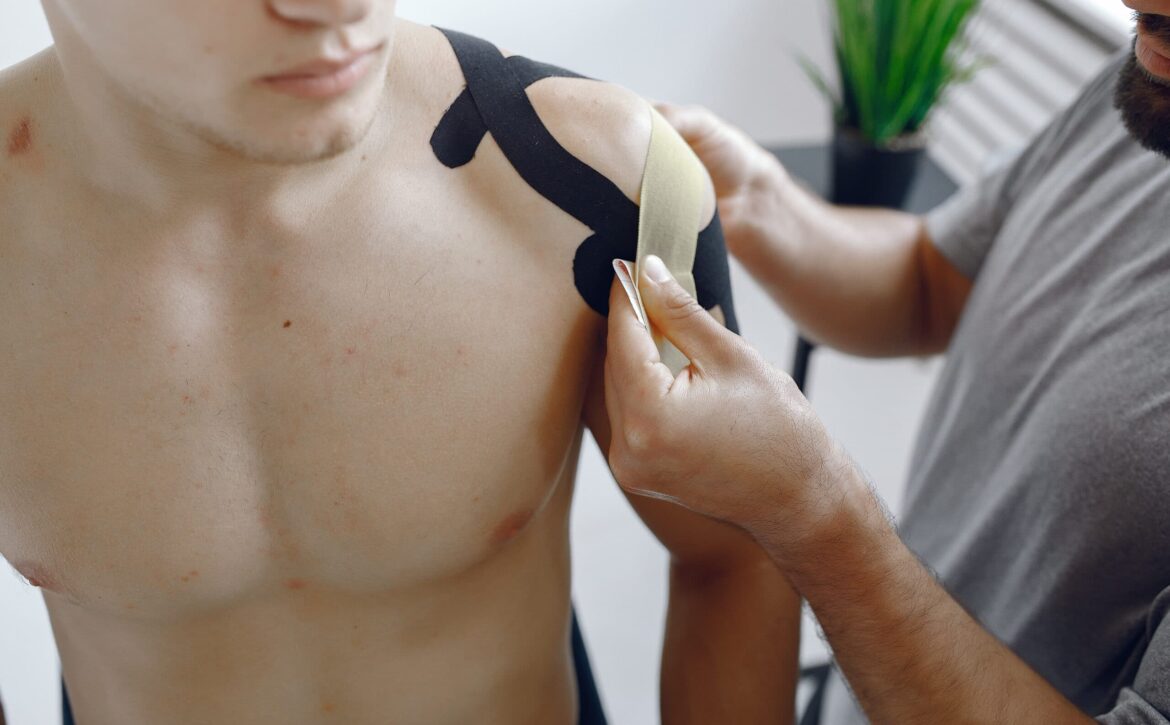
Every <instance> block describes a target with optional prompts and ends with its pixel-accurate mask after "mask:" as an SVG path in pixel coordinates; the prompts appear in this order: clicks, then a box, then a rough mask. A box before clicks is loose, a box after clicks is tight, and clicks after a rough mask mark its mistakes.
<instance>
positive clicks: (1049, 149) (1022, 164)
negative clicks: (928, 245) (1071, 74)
mask: <svg viewBox="0 0 1170 725" xmlns="http://www.w3.org/2000/svg"><path fill="white" fill-rule="evenodd" d="M1122 60H1123V58H1122V57H1121V56H1119V57H1118V58H1115V59H1114V60H1113V61H1112V62H1110V63H1109V64H1108V66H1107V67H1106V68H1105V69H1104V70H1103V71H1102V72H1101V74H1100V75H1098V76H1097V78H1096V79H1094V80H1093V81H1092V82H1091V83H1090V84H1089V85H1088V86H1087V87H1086V88H1085V90H1084V92H1083V93H1082V94H1081V95H1080V96H1079V97H1078V98H1077V100H1076V101H1074V102H1073V104H1072V105H1071V106H1069V108H1068V109H1067V110H1065V111H1064V112H1063V113H1061V114H1059V115H1058V116H1057V117H1056V118H1055V119H1054V120H1053V121H1052V122H1051V123H1049V124H1048V126H1047V127H1046V128H1045V129H1044V130H1043V131H1041V132H1040V134H1039V135H1037V136H1036V137H1035V138H1034V139H1033V140H1032V141H1031V142H1030V143H1029V144H1028V145H1027V146H1025V147H1023V148H1021V149H1019V150H1018V151H1016V152H1015V153H1014V154H1011V155H1009V156H1008V157H1006V158H1005V159H1004V160H1003V161H1002V162H1000V163H998V164H995V165H993V166H992V168H991V169H990V170H989V171H988V173H987V174H986V175H985V176H983V177H982V178H981V179H980V180H979V181H977V182H975V183H973V184H970V185H968V186H966V187H965V188H963V189H962V190H960V191H959V193H958V194H956V195H955V196H954V197H952V198H951V199H950V200H949V201H947V202H946V203H944V204H943V205H942V206H940V207H938V208H937V209H935V210H934V211H932V212H931V213H929V214H928V215H927V217H926V229H927V232H928V233H929V234H930V238H931V240H932V241H933V242H934V244H935V246H936V247H937V248H938V250H939V251H940V252H941V253H942V255H943V256H944V257H946V258H947V260H948V261H950V262H951V264H953V265H955V268H956V269H958V270H959V271H960V272H962V273H963V275H964V276H965V277H967V278H968V279H970V280H975V279H976V278H977V277H978V276H979V270H980V269H981V268H982V266H983V261H984V260H985V259H986V258H987V254H988V252H990V251H991V248H992V245H994V243H995V240H996V238H997V237H998V236H999V232H1000V229H1001V228H1002V227H1003V224H1004V221H1005V220H1006V219H1007V218H1008V215H1009V214H1010V213H1011V211H1012V208H1013V207H1014V206H1015V205H1016V203H1017V202H1019V201H1020V199H1021V197H1022V196H1023V195H1024V194H1025V193H1026V192H1027V191H1028V190H1029V189H1030V188H1032V187H1033V186H1035V183H1036V180H1037V179H1039V178H1041V176H1042V175H1043V174H1044V172H1045V170H1046V169H1047V167H1048V166H1049V164H1050V163H1051V161H1052V159H1053V158H1054V157H1055V156H1056V155H1057V154H1058V153H1059V152H1060V149H1061V147H1062V145H1063V144H1064V143H1065V142H1066V141H1067V140H1068V139H1069V138H1070V136H1071V135H1072V134H1074V133H1076V129H1077V125H1078V122H1079V121H1080V120H1081V119H1082V118H1083V117H1084V116H1085V115H1086V114H1087V113H1088V112H1089V111H1090V110H1091V109H1092V108H1093V107H1095V105H1096V104H1098V103H1099V102H1100V101H1101V100H1102V98H1101V97H1102V95H1103V94H1109V93H1111V92H1112V89H1113V86H1114V83H1115V80H1116V77H1117V72H1118V69H1119V68H1120V64H1121V62H1122Z"/></svg>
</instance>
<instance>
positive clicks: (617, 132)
mask: <svg viewBox="0 0 1170 725" xmlns="http://www.w3.org/2000/svg"><path fill="white" fill-rule="evenodd" d="M528 94H529V98H530V99H531V101H532V105H533V106H534V107H535V108H536V111H537V113H538V114H539V115H540V117H541V119H542V120H543V121H544V123H545V125H546V126H547V127H548V130H549V131H550V132H551V133H552V134H553V136H554V137H556V139H557V141H558V142H559V143H560V144H561V145H562V146H564V147H565V149H566V150H567V151H569V153H571V154H573V155H574V156H576V157H577V158H579V159H581V161H583V162H585V163H586V164H588V165H589V166H592V167H593V168H594V169H596V170H597V171H598V172H600V173H601V174H602V175H604V176H605V177H607V178H608V179H609V180H610V181H612V182H613V183H614V184H615V185H617V187H618V188H619V189H621V190H622V193H624V194H625V195H626V196H627V197H629V198H630V199H631V200H633V201H635V202H636V201H638V199H639V197H640V191H641V184H642V172H643V170H644V168H645V165H646V154H647V150H648V148H649V145H650V128H651V117H650V103H649V102H648V101H647V100H645V99H644V98H642V97H641V96H639V95H638V94H637V93H634V92H633V91H631V90H629V89H628V88H625V87H623V86H620V85H618V84H615V83H607V82H604V81H596V80H590V79H584V78H557V77H553V78H546V79H544V80H542V81H539V82H537V83H535V84H533V85H532V86H531V87H530V88H529V90H528ZM714 210H715V194H714V189H713V187H712V186H711V184H710V181H709V180H708V181H707V190H706V197H705V203H704V212H703V218H704V219H708V218H710V216H711V215H712V214H713V213H714Z"/></svg>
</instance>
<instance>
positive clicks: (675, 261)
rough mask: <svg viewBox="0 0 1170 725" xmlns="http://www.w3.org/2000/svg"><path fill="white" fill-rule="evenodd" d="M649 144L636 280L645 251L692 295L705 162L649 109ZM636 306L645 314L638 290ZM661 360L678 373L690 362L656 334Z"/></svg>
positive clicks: (643, 175) (642, 196) (644, 172)
mask: <svg viewBox="0 0 1170 725" xmlns="http://www.w3.org/2000/svg"><path fill="white" fill-rule="evenodd" d="M650 118H651V131H650V148H649V151H648V152H647V154H646V167H645V170H644V171H643V174H642V192H641V200H640V202H639V207H640V211H639V217H638V256H637V258H636V259H635V263H636V267H635V270H634V279H635V280H640V279H641V276H640V275H638V272H637V270H638V269H640V268H641V266H642V260H643V259H644V258H645V257H646V255H648V254H655V255H657V256H659V257H661V258H662V261H663V262H665V263H666V267H667V269H669V270H670V272H671V274H673V275H674V276H675V278H676V279H677V280H678V281H679V283H680V284H681V285H682V286H683V287H684V288H685V289H686V290H687V291H688V292H690V293H691V294H692V295H694V294H695V278H694V276H693V275H692V273H691V270H692V269H694V266H695V248H696V246H697V245H698V240H699V224H700V223H701V222H702V220H701V219H700V218H699V215H700V214H702V207H703V179H704V172H703V165H702V162H700V161H699V158H698V157H697V156H695V152H694V151H692V150H691V147H690V146H688V145H687V142H686V141H684V140H683V138H682V136H679V134H678V132H677V131H675V130H674V127H673V126H671V125H670V123H669V122H667V120H666V119H665V118H663V117H662V114H660V113H658V111H656V110H654V108H653V107H651V108H650ZM637 305H638V308H639V310H638V311H639V313H640V314H641V315H642V318H643V319H645V318H646V312H645V307H644V306H643V305H642V295H641V291H640V290H638V300H637ZM654 342H655V343H656V344H657V345H658V351H659V354H660V355H661V356H662V362H663V363H665V364H666V366H667V367H669V368H670V370H671V372H673V373H674V374H675V375H678V373H679V371H681V370H682V369H683V368H685V367H686V366H687V365H688V364H689V361H688V360H687V358H686V356H685V355H683V354H682V353H681V352H679V350H678V349H677V348H676V347H675V346H674V345H672V344H671V343H670V342H669V341H667V340H665V339H663V338H661V336H659V335H657V334H655V335H654Z"/></svg>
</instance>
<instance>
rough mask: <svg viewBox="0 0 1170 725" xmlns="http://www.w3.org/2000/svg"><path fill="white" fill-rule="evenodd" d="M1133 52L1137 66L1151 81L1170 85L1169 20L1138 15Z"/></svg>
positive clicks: (1158, 16)
mask: <svg viewBox="0 0 1170 725" xmlns="http://www.w3.org/2000/svg"><path fill="white" fill-rule="evenodd" d="M1133 50H1134V55H1135V57H1136V58H1137V62H1138V65H1139V66H1140V67H1141V68H1142V70H1144V71H1145V72H1146V74H1147V75H1148V76H1150V78H1151V80H1153V81H1155V82H1157V83H1159V84H1163V85H1170V18H1167V17H1166V16H1164V15H1154V14H1151V13H1141V14H1139V15H1138V17H1137V31H1136V33H1135V37H1134V48H1133Z"/></svg>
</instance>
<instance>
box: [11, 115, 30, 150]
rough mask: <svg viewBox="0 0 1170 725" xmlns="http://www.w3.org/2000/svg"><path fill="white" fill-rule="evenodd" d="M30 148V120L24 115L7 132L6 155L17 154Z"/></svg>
mask: <svg viewBox="0 0 1170 725" xmlns="http://www.w3.org/2000/svg"><path fill="white" fill-rule="evenodd" d="M31 148H32V121H31V120H30V119H29V118H28V117H27V116H25V117H24V118H22V119H20V122H19V123H17V124H16V127H15V128H13V129H12V132H11V133H9V134H8V155H9V156H19V155H20V154H23V153H25V152H26V151H28V150H29V149H31Z"/></svg>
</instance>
